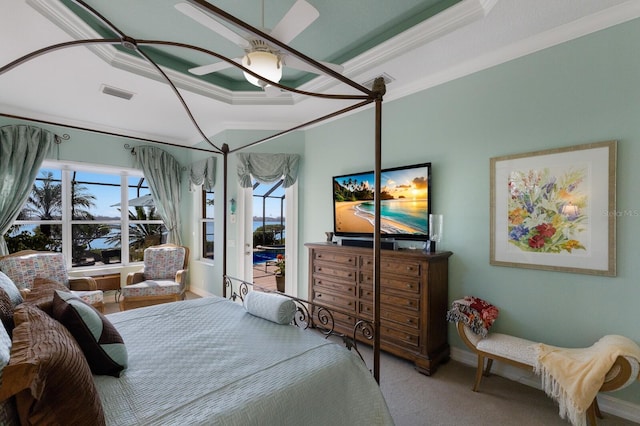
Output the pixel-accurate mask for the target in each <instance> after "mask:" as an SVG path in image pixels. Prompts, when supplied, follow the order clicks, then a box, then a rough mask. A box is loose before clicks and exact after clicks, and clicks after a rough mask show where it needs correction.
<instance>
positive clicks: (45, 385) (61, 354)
mask: <svg viewBox="0 0 640 426" xmlns="http://www.w3.org/2000/svg"><path fill="white" fill-rule="evenodd" d="M14 320H15V323H16V327H15V328H14V330H13V345H12V347H11V358H10V361H9V365H8V366H7V367H5V368H4V370H3V371H2V376H3V377H2V387H0V400H3V399H5V398H8V397H10V396H11V395H16V402H17V406H18V413H19V416H20V421H21V423H22V424H91V425H104V424H105V419H104V412H103V410H102V403H101V402H100V396H99V395H98V392H97V390H96V387H95V384H94V382H93V377H92V376H91V370H90V369H89V365H88V364H87V361H86V359H85V358H84V355H83V354H82V351H81V350H80V348H79V347H78V344H77V343H76V341H75V340H74V338H73V336H71V334H70V333H69V331H67V329H66V328H64V326H63V325H62V324H60V323H59V322H58V321H56V320H54V319H53V318H51V317H49V316H48V315H47V314H45V313H44V312H43V311H42V310H40V309H38V308H37V307H36V306H33V305H31V304H28V303H24V304H22V305H20V306H18V307H17V308H16V310H15V314H14Z"/></svg>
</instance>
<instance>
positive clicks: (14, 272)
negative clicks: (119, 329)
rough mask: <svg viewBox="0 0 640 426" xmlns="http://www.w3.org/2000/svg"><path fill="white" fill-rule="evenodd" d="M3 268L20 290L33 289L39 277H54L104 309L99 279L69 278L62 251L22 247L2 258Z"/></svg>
mask: <svg viewBox="0 0 640 426" xmlns="http://www.w3.org/2000/svg"><path fill="white" fill-rule="evenodd" d="M0 270H2V272H4V273H5V274H6V275H7V276H8V277H9V278H11V280H12V281H13V282H14V284H15V285H16V287H18V289H19V290H20V292H21V293H25V292H28V291H29V290H30V289H31V288H33V283H34V281H35V280H36V278H47V279H52V280H54V281H57V282H59V283H61V284H63V285H64V286H66V287H67V288H68V289H69V290H71V292H72V293H74V294H76V295H77V296H78V297H80V299H82V300H83V301H85V302H86V303H88V304H90V305H92V306H93V307H95V308H96V309H98V310H99V311H100V312H102V311H103V310H104V301H103V294H102V291H100V290H98V289H97V285H96V281H95V280H94V279H93V278H91V277H70V276H69V275H68V273H67V267H66V264H65V261H64V256H63V255H62V253H57V252H49V251H35V250H22V251H19V252H16V253H12V254H9V255H6V256H3V257H0Z"/></svg>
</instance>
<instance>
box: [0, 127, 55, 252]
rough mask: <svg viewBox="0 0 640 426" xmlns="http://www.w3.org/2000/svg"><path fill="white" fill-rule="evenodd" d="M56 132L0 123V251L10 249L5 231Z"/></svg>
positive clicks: (14, 217) (24, 197) (25, 196)
mask: <svg viewBox="0 0 640 426" xmlns="http://www.w3.org/2000/svg"><path fill="white" fill-rule="evenodd" d="M54 140H55V135H54V134H53V133H51V132H49V131H48V130H44V129H41V128H39V127H34V126H26V125H15V126H14V125H12V126H3V127H0V255H5V254H8V253H9V250H8V248H7V242H6V241H5V240H4V234H5V232H7V230H8V229H9V227H10V226H11V224H12V223H13V221H14V220H16V218H17V217H18V214H19V213H20V209H21V208H22V205H23V204H24V203H25V201H27V198H28V197H29V194H30V193H31V188H32V186H33V182H34V181H35V179H36V175H37V174H38V170H40V166H41V165H42V161H43V160H44V158H45V157H46V156H47V154H48V153H49V150H50V149H51V147H52V146H53V143H54Z"/></svg>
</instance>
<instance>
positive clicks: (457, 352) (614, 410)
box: [451, 347, 640, 423]
mask: <svg viewBox="0 0 640 426" xmlns="http://www.w3.org/2000/svg"><path fill="white" fill-rule="evenodd" d="M451 359H453V360H456V361H458V362H461V363H462V364H465V365H469V366H471V367H473V368H475V367H476V366H477V365H478V359H477V358H476V355H475V354H474V353H472V352H469V351H466V350H463V349H459V348H454V347H452V348H451ZM491 372H492V373H493V374H496V375H498V376H501V377H504V378H506V379H509V380H513V381H515V382H518V383H522V384H523V385H527V386H531V387H533V388H536V389H542V384H541V382H540V378H539V377H538V376H537V375H536V374H535V373H534V372H531V373H528V372H527V371H525V370H523V369H522V368H517V367H513V366H511V365H508V364H504V363H502V362H494V363H493V367H491ZM473 380H475V376H474V377H470V381H469V388H471V386H473ZM611 395H612V394H604V393H601V394H599V395H598V406H599V407H600V411H602V412H604V413H608V414H611V415H613V416H617V417H620V418H622V419H625V420H629V421H632V422H636V423H640V405H638V404H633V403H631V402H628V401H624V400H621V399H618V398H614V397H613V396H611Z"/></svg>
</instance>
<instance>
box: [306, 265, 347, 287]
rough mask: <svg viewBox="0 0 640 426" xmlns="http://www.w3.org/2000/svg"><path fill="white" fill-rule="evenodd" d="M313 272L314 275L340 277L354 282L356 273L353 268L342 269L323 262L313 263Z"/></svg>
mask: <svg viewBox="0 0 640 426" xmlns="http://www.w3.org/2000/svg"><path fill="white" fill-rule="evenodd" d="M313 274H314V276H318V275H323V276H325V277H334V278H340V279H343V280H348V281H350V282H354V283H355V281H356V275H357V274H356V271H355V269H343V268H339V267H335V266H334V265H332V264H330V263H325V262H317V263H314V265H313Z"/></svg>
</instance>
